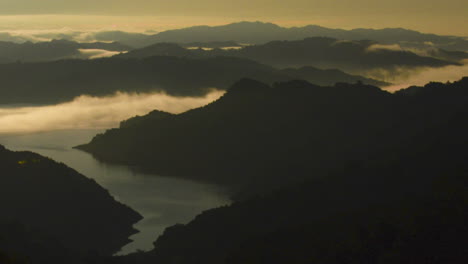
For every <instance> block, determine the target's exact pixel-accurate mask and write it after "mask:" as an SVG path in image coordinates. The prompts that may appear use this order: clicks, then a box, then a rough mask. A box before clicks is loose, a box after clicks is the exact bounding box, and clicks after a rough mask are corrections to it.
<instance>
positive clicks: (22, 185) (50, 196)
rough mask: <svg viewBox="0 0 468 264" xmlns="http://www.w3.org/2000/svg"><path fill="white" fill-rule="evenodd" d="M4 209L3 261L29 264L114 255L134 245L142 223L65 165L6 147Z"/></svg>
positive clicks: (1, 163) (0, 174)
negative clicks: (5, 258) (9, 258)
mask: <svg viewBox="0 0 468 264" xmlns="http://www.w3.org/2000/svg"><path fill="white" fill-rule="evenodd" d="M0 208H1V209H0V210H1V214H0V260H1V259H2V257H1V256H2V254H4V255H5V254H8V255H10V256H15V258H16V259H18V260H23V261H24V260H28V261H26V263H44V264H45V263H67V262H63V261H64V258H70V256H73V258H79V257H80V256H81V257H82V256H86V255H89V254H98V255H112V254H114V253H116V252H118V251H119V250H120V249H121V247H123V246H124V245H126V244H127V243H129V242H130V240H129V238H128V237H129V236H130V235H132V234H134V233H135V232H137V231H136V230H135V229H134V228H133V227H132V226H133V224H135V223H136V222H138V221H139V220H140V219H141V216H140V215H139V214H138V213H137V212H135V211H133V210H132V209H130V208H129V207H127V206H125V205H123V204H121V203H119V202H117V201H115V200H114V198H113V197H112V196H110V194H109V193H108V191H107V190H105V189H103V188H102V187H100V186H99V185H98V184H97V183H96V182H95V181H93V180H91V179H88V178H86V177H85V176H83V175H80V174H79V173H77V172H76V171H74V170H73V169H71V168H69V167H67V166H65V165H64V164H59V163H56V162H54V161H52V160H50V159H48V158H45V157H42V156H40V155H37V154H34V153H31V152H12V151H9V150H7V149H5V148H4V147H3V146H0ZM0 262H1V261H0ZM1 263H4V262H1ZM68 263H70V262H68ZM71 263H73V262H71Z"/></svg>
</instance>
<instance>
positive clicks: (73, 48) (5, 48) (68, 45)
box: [0, 40, 131, 63]
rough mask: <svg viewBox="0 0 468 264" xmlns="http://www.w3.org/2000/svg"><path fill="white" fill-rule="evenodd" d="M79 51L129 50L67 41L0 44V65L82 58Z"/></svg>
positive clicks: (117, 45)
mask: <svg viewBox="0 0 468 264" xmlns="http://www.w3.org/2000/svg"><path fill="white" fill-rule="evenodd" d="M80 49H100V50H107V51H128V50H130V49H131V48H130V47H128V46H125V45H122V44H119V43H116V42H114V43H100V42H96V43H78V42H74V41H68V40H52V41H50V42H38V43H32V42H25V43H21V44H19V43H13V42H0V63H11V62H17V61H21V62H39V61H53V60H59V59H65V58H84V57H85V56H84V55H83V54H82V53H81V52H80Z"/></svg>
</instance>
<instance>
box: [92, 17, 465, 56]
mask: <svg viewBox="0 0 468 264" xmlns="http://www.w3.org/2000/svg"><path fill="white" fill-rule="evenodd" d="M309 37H329V38H336V39H340V40H374V41H378V42H380V43H383V44H400V45H402V46H404V47H417V48H421V47H428V46H435V47H438V48H443V49H447V50H460V51H468V40H467V38H466V37H455V36H439V35H435V34H424V33H420V32H417V31H413V30H407V29H402V28H386V29H353V30H344V29H331V28H325V27H321V26H317V25H308V26H304V27H292V28H285V27H280V26H278V25H275V24H272V23H262V22H239V23H233V24H228V25H222V26H213V27H210V26H195V27H189V28H182V29H175V30H168V31H163V32H160V33H157V34H153V35H147V34H138V33H127V32H121V31H111V32H99V33H96V34H95V35H94V38H95V39H96V40H97V41H118V42H121V43H124V44H126V45H130V46H133V47H136V48H141V47H144V46H149V45H152V44H156V43H160V42H174V43H190V42H213V41H235V42H238V43H247V44H265V43H267V42H270V41H275V40H302V39H304V38H309Z"/></svg>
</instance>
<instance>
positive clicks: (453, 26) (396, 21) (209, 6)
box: [0, 0, 468, 36]
mask: <svg viewBox="0 0 468 264" xmlns="http://www.w3.org/2000/svg"><path fill="white" fill-rule="evenodd" d="M240 20H250V21H252V20H261V21H268V22H274V23H279V24H280V25H284V26H300V25H305V24H319V25H322V26H326V27H334V28H345V29H350V28H357V27H365V28H384V27H404V28H409V29H415V30H419V31H423V32H430V33H438V34H453V35H463V36H468V1H467V0H444V1H441V0H392V1H383V0H327V1H323V0H287V1H285V0H235V1H234V0H229V1H226V0H198V1H193V0H172V1H168V0H0V27H1V28H0V29H1V30H4V29H5V28H7V27H15V28H16V29H20V28H21V29H34V28H35V29H38V28H43V29H45V28H46V27H55V28H63V27H72V28H93V27H94V28H95V29H104V28H109V27H118V28H122V29H123V30H129V29H134V30H142V29H155V30H164V29H170V28H177V27H180V26H187V25H200V24H209V25H216V24H224V23H229V22H234V21H240Z"/></svg>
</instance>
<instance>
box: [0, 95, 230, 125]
mask: <svg viewBox="0 0 468 264" xmlns="http://www.w3.org/2000/svg"><path fill="white" fill-rule="evenodd" d="M223 93H224V92H223V91H219V90H213V91H212V92H210V93H209V94H207V95H206V96H204V97H174V96H169V95H167V94H164V93H153V94H128V93H120V92H119V93H116V94H115V95H113V96H109V97H91V96H84V95H83V96H80V97H77V98H75V99H74V100H73V101H71V102H67V103H62V104H58V105H50V106H35V107H14V108H13V107H12V108H0V133H30V132H41V131H50V130H65V129H91V128H93V129H106V128H111V127H116V126H118V124H119V122H120V121H122V120H125V119H128V118H130V117H133V116H136V115H144V114H147V113H148V112H150V111H152V110H154V109H158V110H162V111H167V112H171V113H181V112H184V111H187V110H189V109H192V108H196V107H200V106H203V105H206V104H208V103H210V102H212V101H214V100H216V99H218V98H219V97H220V96H222V95H223Z"/></svg>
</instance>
